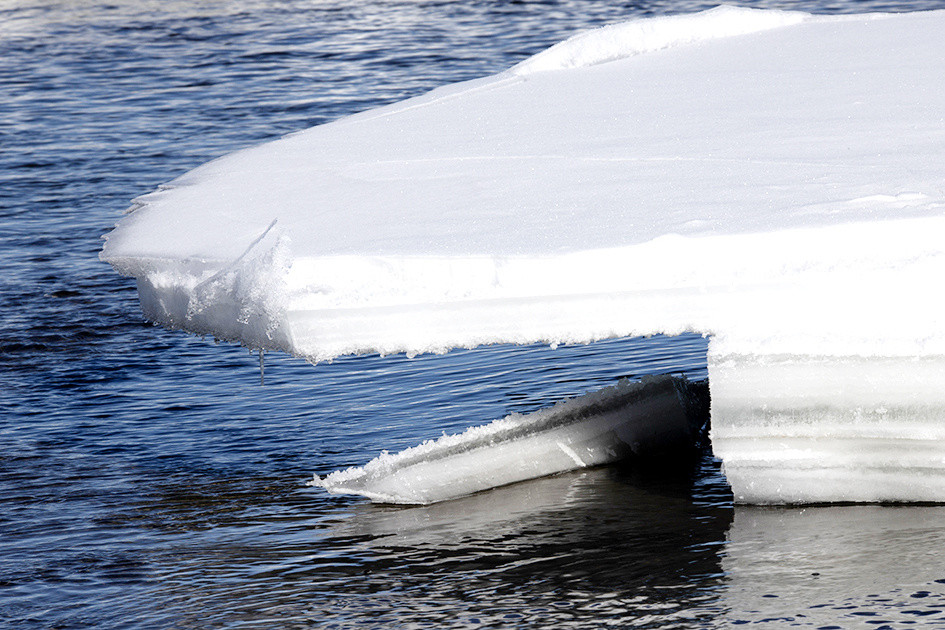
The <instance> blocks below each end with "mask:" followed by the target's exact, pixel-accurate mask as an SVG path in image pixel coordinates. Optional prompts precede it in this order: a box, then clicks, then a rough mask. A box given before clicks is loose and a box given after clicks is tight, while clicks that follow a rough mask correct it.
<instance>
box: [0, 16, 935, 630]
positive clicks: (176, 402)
mask: <svg viewBox="0 0 945 630" xmlns="http://www.w3.org/2000/svg"><path fill="white" fill-rule="evenodd" d="M750 4H752V5H753V6H780V7H782V8H800V9H806V10H815V11H821V12H837V11H845V12H850V11H863V10H879V9H920V8H940V7H942V6H945V2H938V3H935V2H925V3H910V2H906V3H885V2H850V1H843V2H797V3H774V2H770V3H750ZM708 6H710V3H706V4H702V3H699V2H687V3H677V2H665V1H664V2H652V3H645V2H644V3H621V2H603V1H601V2H593V1H590V0H588V1H584V2H578V1H571V2H567V1H548V2H498V1H493V2H485V1H482V2H475V1H473V2H470V1H464V2H446V1H437V2H433V1H429V2H424V1H414V2H406V1H403V0H398V1H393V0H392V1H387V2H380V1H378V2H366V1H365V2H340V1H339V2H334V1H331V0H322V1H311V0H309V1H302V0H296V1H292V0H282V1H277V0H273V1H270V2H253V1H248V2H223V1H204V2H200V1H193V2H176V1H169V2H157V1H152V2H131V1H130V0H118V1H117V2H109V3H105V2H94V1H91V0H90V1H83V0H76V1H62V2H52V1H46V2H44V1H33V2H30V1H25V0H23V1H20V0H17V1H13V2H9V1H8V2H0V626H9V627H30V628H33V627H35V628H71V627H77V628H87V627H142V628H170V627H175V628H192V627H194V628H203V627H213V628H219V627H240V628H268V627H278V628H301V627H319V628H323V627H324V628H333V627H337V628H343V627H380V628H391V627H397V628H400V627H403V628H420V627H465V626H485V627H601V626H607V625H614V626H617V627H654V628H657V627H659V628H663V627H706V626H720V627H726V626H729V625H734V624H738V623H742V622H744V623H749V622H753V623H759V622H764V623H765V625H767V626H770V627H781V626H784V625H791V624H794V625H801V626H808V627H824V626H838V627H884V626H886V627H909V626H912V625H918V624H922V625H926V624H934V623H940V624H943V625H945V583H943V581H945V557H943V555H945V554H943V552H942V550H943V549H945V511H943V509H942V508H936V507H900V508H892V507H875V506H874V507H863V506H860V507H832V508H817V509H805V510H802V509H783V510H775V509H767V510H764V509H747V508H737V509H736V508H733V506H732V505H731V501H730V496H729V494H728V491H727V488H726V486H725V482H724V478H723V477H722V476H721V475H720V473H719V471H718V466H717V465H716V463H715V462H714V461H713V460H712V458H711V456H710V455H708V454H706V455H705V456H704V457H703V458H702V460H701V461H700V462H698V463H697V464H696V466H695V468H694V469H693V470H692V471H683V472H681V473H680V474H678V475H674V476H665V475H664V476H660V475H643V474H640V473H634V472H633V471H630V470H622V469H617V468H603V469H595V470H590V471H584V472H578V473H572V474H566V475H560V476H557V477H553V478H549V479H542V480H536V481H533V482H527V483H523V484H518V485H515V486H511V487H509V488H503V489H498V490H494V491H490V492H486V493H483V494H480V495H477V496H474V497H469V498H466V499H462V500H458V501H453V502H448V503H444V504H441V505H435V506H430V507H423V508H393V507H383V506H375V505H371V504H368V503H365V502H364V501H363V500H360V499H348V498H338V497H329V496H327V495H325V494H324V493H322V492H321V491H319V490H316V489H312V488H307V487H305V485H304V482H305V481H307V480H308V479H309V478H310V476H311V474H312V473H313V472H317V473H319V474H324V473H327V472H330V471H331V470H334V469H337V468H341V467H344V466H348V465H353V464H361V463H364V462H365V461H367V460H368V459H370V458H371V457H373V456H374V455H376V454H377V452H378V451H380V450H381V449H391V450H395V449H400V448H403V447H406V446H410V445H413V444H415V443H417V442H419V441H421V440H423V439H426V438H429V437H436V436H437V435H439V434H440V433H441V432H442V431H455V430H459V429H462V428H464V427H466V426H469V425H473V424H481V423H483V422H487V421H489V420H492V419H494V418H498V417H501V416H503V415H505V414H507V413H510V412H512V411H528V410H533V409H536V408H539V407H543V406H547V405H550V404H552V403H553V402H555V401H557V400H560V399H561V398H563V397H567V396H572V395H577V394H580V393H583V392H585V391H587V390H588V389H595V388H598V387H601V386H604V385H608V384H611V383H612V382H613V381H614V379H616V378H618V377H620V376H628V375H629V376H638V375H643V374H647V373H661V372H679V373H685V374H688V375H690V376H693V377H695V378H700V377H704V376H705V341H704V340H703V339H701V338H699V337H693V336H690V337H684V338H681V339H665V338H657V339H651V340H615V341H610V342H606V343H598V344H593V345H590V346H577V347H563V348H558V349H557V350H551V349H549V348H545V347H539V346H533V347H508V346H500V347H494V348H484V349H479V350H475V351H463V352H455V353H451V354H449V355H446V356H440V357H420V358H416V359H412V360H408V359H406V358H404V357H399V356H395V357H386V358H379V357H360V358H349V359H343V360H338V361H336V362H334V363H332V364H329V365H320V366H317V367H312V366H310V365H308V364H305V363H304V362H301V361H297V360H294V359H291V358H288V357H281V356H274V355H269V356H268V357H267V364H266V384H265V386H260V385H259V374H258V368H257V364H256V360H255V358H254V357H252V356H250V355H249V354H248V353H246V352H245V351H244V350H241V349H239V348H234V347H232V346H227V345H215V344H214V343H213V342H212V341H210V340H203V339H196V338H192V337H188V336H187V335H184V334H181V333H172V332H167V331H163V330H161V329H157V328H154V327H152V326H150V325H149V324H147V323H145V322H144V321H142V319H141V317H140V315H139V313H138V309H137V304H136V295H135V291H134V286H133V283H132V282H130V281H129V280H127V279H124V278H121V277H118V276H117V275H115V274H114V273H112V272H111V270H110V269H109V268H108V267H107V266H106V265H104V264H102V263H100V262H99V261H98V260H97V252H98V249H99V247H100V236H101V235H102V234H103V233H104V232H106V231H107V230H108V229H109V228H110V226H111V225H113V224H114V223H115V221H117V219H118V218H119V217H120V216H121V213H122V211H123V210H124V209H125V208H126V207H127V206H128V205H129V200H130V199H131V198H132V197H134V196H136V195H138V194H141V193H144V192H147V191H149V190H150V189H153V188H154V187H155V186H157V185H158V184H160V183H162V182H165V181H168V180H170V179H172V178H173V177H175V176H176V175H179V174H181V173H182V172H184V171H186V170H187V169H189V168H192V167H194V166H196V165H198V164H200V163H201V162H203V161H206V160H208V159H211V158H213V157H215V156H217V155H219V154H221V153H224V152H227V151H230V150H233V149H236V148H240V147H243V146H246V145H250V144H254V143H258V142H260V141H264V140H267V139H271V138H275V137H278V136H279V135H281V134H284V133H287V132H291V131H294V130H298V129H301V128H305V127H308V126H311V125H314V124H318V123H321V122H325V121H328V120H332V119H335V118H337V117H339V116H342V115H344V114H347V113H351V112H354V111H358V110H362V109H365V108H369V107H372V106H376V105H379V104H383V103H387V102H391V101H394V100H398V99H401V98H405V97H408V96H412V95H415V94H418V93H421V92H423V91H425V90H428V89H430V88H432V87H435V86H437V85H441V84H444V83H448V82H453V81H457V80H462V79H467V78H474V77H478V76H482V75H485V74H489V73H491V72H495V71H498V70H502V69H504V68H506V67H508V66H510V65H511V64H513V63H515V62H516V61H519V60H521V59H522V58H524V57H525V56H527V55H529V54H531V53H534V52H537V51H539V50H541V49H542V48H544V47H546V46H548V45H550V44H552V43H554V42H556V41H559V40H560V39H563V38H564V37H567V36H568V35H570V34H572V33H574V32H576V31H579V30H583V29H586V28H589V27H593V26H597V25H600V24H604V23H608V22H614V21H619V20H621V19H625V18H628V17H632V16H639V15H652V14H662V13H667V12H679V11H688V10H694V9H698V8H705V7H708Z"/></svg>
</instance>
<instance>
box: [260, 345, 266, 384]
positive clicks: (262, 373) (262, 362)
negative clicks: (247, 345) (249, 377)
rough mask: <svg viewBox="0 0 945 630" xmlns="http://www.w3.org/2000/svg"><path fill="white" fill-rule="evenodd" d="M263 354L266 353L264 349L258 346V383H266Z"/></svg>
mask: <svg viewBox="0 0 945 630" xmlns="http://www.w3.org/2000/svg"><path fill="white" fill-rule="evenodd" d="M265 354H266V353H265V351H264V350H263V349H262V348H260V349H259V384H260V385H265V384H266V365H265V359H264V358H263V357H264V356H265Z"/></svg>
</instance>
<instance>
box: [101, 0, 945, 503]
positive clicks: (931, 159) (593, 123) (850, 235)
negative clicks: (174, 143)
mask: <svg viewBox="0 0 945 630" xmlns="http://www.w3.org/2000/svg"><path fill="white" fill-rule="evenodd" d="M943 29H945V12H927V13H913V14H903V15H865V16H842V17H823V16H811V15H807V14H802V13H795V12H780V11H758V10H750V9H737V8H732V7H720V8H718V9H713V10H711V11H707V12H703V13H699V14H694V15H688V16H672V17H662V18H654V19H647V20H636V21H632V22H629V23H627V24H623V25H616V26H612V27H607V28H604V29H599V30H597V31H593V32H590V33H586V34H583V35H579V36H577V37H575V38H572V39H571V40H568V41H567V42H563V43H562V44H559V45H558V46H555V47H553V48H551V49H549V50H548V51H546V52H544V53H541V54H539V55H537V56H535V57H533V58H532V59H530V60H526V61H525V62H523V63H521V64H519V65H518V66H516V67H514V68H512V69H510V70H509V71H507V72H505V73H502V74H499V75H496V76H493V77H487V78H484V79H481V80H477V81H471V82H466V83H461V84H457V85H453V86H448V87H444V88H441V89H438V90H435V91H433V92H431V93H429V94H427V95H425V96H421V97H419V98H414V99H410V100H407V101H404V102H402V103H399V104H395V105H391V106H388V107H383V108H379V109H376V110H372V111H368V112H364V113H362V114H358V115H355V116H351V117H348V118H345V119H342V120H339V121H337V122H334V123H331V124H328V125H323V126H320V127H316V128H314V129H310V130H307V131H304V132H301V133H297V134H294V135H292V136H289V137H286V138H284V139H281V140H279V141H276V142H271V143H269V144H265V145H262V146H259V147H255V148H252V149H248V150H245V151H240V152H237V153H234V154H231V155H228V156H225V157H223V158H220V159H218V160H216V161H213V162H211V163H209V164H206V165H204V166H202V167H200V168H197V169H195V170H194V171H192V172H190V173H188V174H186V175H184V176H182V177H180V178H178V179H177V180H175V181H173V182H171V183H170V184H169V185H168V186H166V187H164V188H162V189H161V190H159V191H157V192H154V193H151V194H149V195H145V196H143V197H141V198H139V199H138V200H137V201H136V205H135V207H134V209H133V211H132V212H131V213H130V214H129V215H128V216H126V217H125V218H124V219H123V220H122V221H121V222H120V223H119V225H118V227H117V228H116V229H115V230H114V231H113V232H111V233H110V234H109V235H108V237H107V238H108V240H107V242H106V245H105V248H104V251H103V253H102V257H103V259H104V260H107V261H108V262H110V263H111V264H112V265H114V266H115V268H116V269H118V270H119V271H121V272H122V273H125V274H128V275H132V276H135V277H136V278H137V280H138V287H139V293H140V297H141V305H142V309H143V310H144V312H145V313H146V315H147V316H148V317H149V318H150V319H152V320H154V321H156V322H159V323H162V324H164V325H167V326H171V327H176V328H182V329H185V330H189V331H192V332H195V333H199V334H212V335H214V336H216V337H218V338H222V339H229V340H234V341H239V342H241V343H243V344H245V345H247V346H249V347H258V348H278V349H283V350H286V351H288V352H291V353H294V354H296V355H299V356H303V357H306V358H308V359H310V360H312V361H320V360H327V359H331V358H333V357H336V356H339V355H342V354H348V353H359V352H371V351H379V352H382V353H390V352H408V353H420V352H430V351H444V350H447V349H449V348H452V347H457V346H465V347H471V346H476V345H480V344H485V343H494V342H518V343H526V342H535V341H548V342H587V341H592V340H596V339H602V338H608V337H615V336H625V335H647V334H654V333H667V334H673V333H678V332H682V331H697V332H703V333H706V334H711V335H712V341H711V344H710V357H709V361H710V379H711V383H712V388H713V416H714V418H713V427H714V434H713V440H714V443H715V447H716V449H717V452H718V453H720V454H721V455H722V457H723V459H724V460H725V462H726V464H725V466H726V471H727V472H728V473H729V476H730V480H731V481H732V483H733V489H734V490H735V493H736V497H739V498H740V499H741V500H744V501H760V502H780V501H790V502H795V501H809V500H816V501H820V500H827V501H830V500H847V499H851V500H888V499H893V500H895V499H903V500H912V499H915V498H917V496H918V495H917V494H915V493H912V492H904V491H901V490H900V489H897V488H902V483H899V482H895V483H893V482H890V483H889V484H886V483H885V482H884V483H879V482H878V481H876V480H877V479H878V478H879V477H871V479H873V481H876V483H871V485H870V487H871V488H886V489H884V490H883V491H882V492H880V491H876V492H871V491H870V490H869V488H867V487H866V485H865V484H864V482H863V481H862V478H861V477H860V476H859V474H858V473H859V471H861V470H862V466H863V465H864V464H862V459H866V458H861V459H860V460H856V458H852V459H851V458H847V459H845V460H843V461H847V462H848V464H844V466H845V467H843V466H838V465H833V464H831V465H827V462H831V461H832V462H838V461H841V459H843V458H839V459H838V457H837V456H839V455H842V454H843V453H845V452H847V451H850V450H853V451H856V450H862V449H863V448H865V447H866V446H869V449H874V447H875V448H885V447H884V446H882V444H885V443H883V442H875V441H874V442H870V443H869V444H868V445H867V443H866V442H862V441H858V440H860V438H856V437H852V438H849V440H847V441H845V442H843V445H842V446H841V445H839V444H837V445H835V446H834V447H829V448H828V447H827V444H828V441H826V440H825V439H822V435H821V432H822V431H821V429H822V427H821V428H817V427H818V426H819V424H820V421H819V420H818V418H823V419H824V422H826V423H827V424H829V425H830V426H835V427H837V426H840V425H839V424H837V423H840V424H843V426H845V427H847V429H849V431H848V432H847V433H844V435H847V434H849V435H853V436H856V435H860V433H859V432H858V428H857V427H858V426H859V425H858V424H857V423H858V422H860V418H861V417H863V416H862V414H861V415H857V413H854V412H855V411H856V410H858V409H859V410H861V411H862V412H863V413H865V414H866V415H867V416H869V417H873V415H875V413H879V410H880V409H892V408H895V409H901V410H903V411H901V412H899V411H897V412H896V413H894V414H892V415H890V416H887V419H886V420H885V421H884V422H883V423H882V424H883V426H884V427H885V428H886V430H887V431H886V433H885V435H886V436H887V437H885V438H883V439H888V440H898V441H899V442H897V443H898V444H899V445H900V446H901V445H902V444H903V442H902V440H905V439H908V438H909V436H910V435H911V431H912V427H913V426H914V424H912V423H911V422H912V421H911V420H910V418H914V417H921V418H931V419H932V420H930V422H931V423H932V424H933V425H934V424H935V421H936V420H935V419H937V418H938V419H940V418H942V412H943V411H945V410H943V407H942V406H941V405H939V403H938V402H937V401H938V398H937V395H934V394H932V393H930V392H931V390H932V389H936V388H937V389H939V390H941V389H943V386H945V382H943V381H942V378H941V371H933V372H932V373H931V375H926V376H924V377H923V379H920V381H918V382H921V383H923V385H922V389H919V390H917V391H916V392H913V394H911V397H909V398H902V396H901V395H900V392H899V385H898V384H897V383H898V379H901V378H904V379H909V378H912V377H913V376H914V375H915V374H916V372H917V371H918V372H921V371H922V370H921V369H918V370H914V369H912V368H913V367H915V365H916V364H914V363H913V362H914V361H919V362H920V364H921V365H932V364H937V362H939V361H942V360H943V357H945V326H943V321H942V312H943V309H942V304H941V300H940V298H939V295H940V289H939V286H940V284H941V278H942V277H943V275H945V251H943V250H945V246H943V243H945V184H943V179H945V178H943V170H942V164H943V157H945V90H942V89H941V86H942V77H945V38H942V37H941V33H942V32H945V30H943ZM775 357H777V358H778V359H777V360H778V361H782V362H783V365H794V366H804V365H808V364H810V363H811V362H816V363H817V365H818V366H820V367H819V368H818V369H820V370H822V372H823V373H824V374H828V375H832V374H839V375H844V376H843V377H842V378H840V377H838V378H839V380H837V381H833V380H830V379H828V380H830V382H833V383H834V385H833V386H832V387H820V386H816V387H815V386H814V385H813V384H812V383H811V381H810V379H808V378H806V377H805V370H804V368H803V367H799V368H797V369H784V370H781V369H775V368H772V367H771V365H772V363H771V360H772V359H773V358H775ZM874 364H875V365H892V366H897V367H896V368H895V369H892V370H891V371H890V372H889V374H890V377H891V378H892V379H893V380H892V382H882V381H877V380H870V381H869V386H868V387H866V386H861V385H862V384H859V385H858V384H857V383H858V382H859V381H862V380H863V379H867V378H872V377H870V376H869V374H871V372H870V371H869V370H870V369H871V368H869V367H868V366H872V365H874ZM850 366H854V368H852V371H851V368H850ZM856 366H862V369H859V367H856ZM899 366H901V369H900V367H899ZM935 375H938V376H935ZM785 379H786V381H785ZM863 382H865V381H863ZM791 383H794V384H796V388H795V389H796V390H797V392H798V393H797V396H796V397H795V398H794V399H793V402H791V403H789V404H790V405H794V404H796V405H798V407H797V409H802V410H803V414H806V415H805V417H808V418H809V419H810V421H809V422H806V423H797V422H796V421H795V420H794V418H796V414H794V413H793V411H792V410H793V408H792V407H789V406H788V407H785V408H784V409H785V413H783V414H780V415H778V414H773V415H772V414H767V412H766V411H765V409H767V408H770V405H771V404H773V403H772V402H771V401H772V400H774V399H775V398H777V397H778V396H780V393H779V392H780V391H781V389H782V388H783V387H785V386H787V385H790V384H791ZM851 383H852V384H851ZM867 391H869V392H870V393H871V396H866V392H867ZM887 391H888V396H886V395H885V394H883V392H887ZM874 393H878V395H879V394H882V395H879V397H878V398H876V397H875V396H872V394H874ZM926 394H928V395H926ZM765 405H769V407H765ZM919 408H921V409H922V410H921V411H915V412H914V413H915V414H918V416H914V413H913V411H912V410H917V409H919ZM874 412H875V413H874ZM821 413H822V415H821V416H819V415H818V414H821ZM871 414H873V415H871ZM789 419H790V420H789ZM923 422H924V420H923ZM746 426H747V427H758V429H757V430H759V431H762V432H763V433H764V434H765V435H767V436H769V437H770V438H771V440H772V441H770V442H768V443H762V442H758V441H753V440H751V439H748V440H746V439H742V437H741V436H742V434H741V433H739V431H742V429H743V428H744V427H746ZM802 426H803V427H809V428H810V429H809V432H808V434H807V437H808V438H809V439H810V440H814V441H816V443H817V444H818V446H822V447H823V449H824V450H822V451H819V452H818V453H819V454H818V455H816V456H812V457H811V458H809V460H808V461H807V462H806V463H805V464H804V466H805V467H806V468H805V470H806V471H807V472H806V473H804V474H800V473H799V474H797V475H794V476H791V475H786V474H783V473H784V466H785V465H791V464H790V463H789V462H790V461H792V460H791V457H790V456H788V455H785V456H784V457H780V456H775V455H774V452H775V451H776V450H777V448H776V445H777V444H785V445H787V444H788V442H787V441H783V440H782V441H781V442H779V441H778V439H779V438H780V437H785V436H788V435H789V436H794V437H797V435H798V433H799V432H802V431H803V429H802V428H799V427H802ZM847 429H844V431H847ZM752 430H755V429H752ZM844 439H847V438H844ZM870 439H873V438H870ZM791 444H793V445H794V446H796V445H797V444H798V443H797V442H796V441H795V442H791ZM892 444H893V443H892V442H889V443H888V445H889V446H890V447H892ZM794 446H784V448H785V449H787V450H786V451H785V452H793V451H792V450H791V449H793V448H794ZM924 447H928V449H929V450H928V451H927V455H928V457H925V458H924V459H922V461H921V469H922V471H923V472H922V474H923V475H925V476H926V477H925V478H926V479H931V480H933V481H930V482H929V486H928V487H929V488H933V489H932V490H929V491H928V492H925V493H923V494H922V495H921V496H922V498H924V499H935V500H945V494H940V491H939V490H938V488H941V487H942V479H943V475H945V472H943V467H945V463H943V462H945V449H942V450H941V451H940V450H938V449H937V448H936V442H935V441H934V440H930V441H928V442H927V443H924V446H923V448H924ZM896 448H898V447H896ZM870 452H873V451H870ZM890 452H892V451H890ZM762 453H764V454H762ZM746 461H751V462H752V464H751V466H750V467H749V466H747V465H745V464H744V462H746ZM889 461H890V462H894V461H899V462H900V463H902V465H903V466H904V467H905V470H906V472H905V474H906V476H908V475H909V474H911V472H909V471H911V470H912V469H914V468H915V467H916V466H919V464H917V463H916V462H915V461H914V460H912V459H909V458H906V457H904V458H902V459H896V458H895V457H890V458H889ZM765 462H768V463H769V464H770V465H768V466H766V465H765ZM817 462H820V464H818V463H817ZM915 469H916V470H918V469H917V468H915ZM798 470H800V468H798ZM883 470H885V471H887V472H882V473H876V474H877V475H880V476H882V475H887V476H888V474H892V473H890V472H888V471H890V470H892V469H891V468H890V467H889V466H887V467H885V468H883ZM738 471H749V472H746V473H745V474H741V473H740V472H738ZM873 472H876V471H875V470H874V471H873ZM871 474H873V473H871ZM775 476H777V478H778V481H777V482H774V481H771V482H770V483H766V482H763V480H765V479H767V480H769V481H770V480H773V479H775ZM824 480H828V481H830V483H822V482H823V481H824ZM748 483H754V485H753V486H752V487H751V488H749V487H748V486H747V485H745V484H748ZM759 484H760V485H759ZM825 488H832V489H831V490H825Z"/></svg>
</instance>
